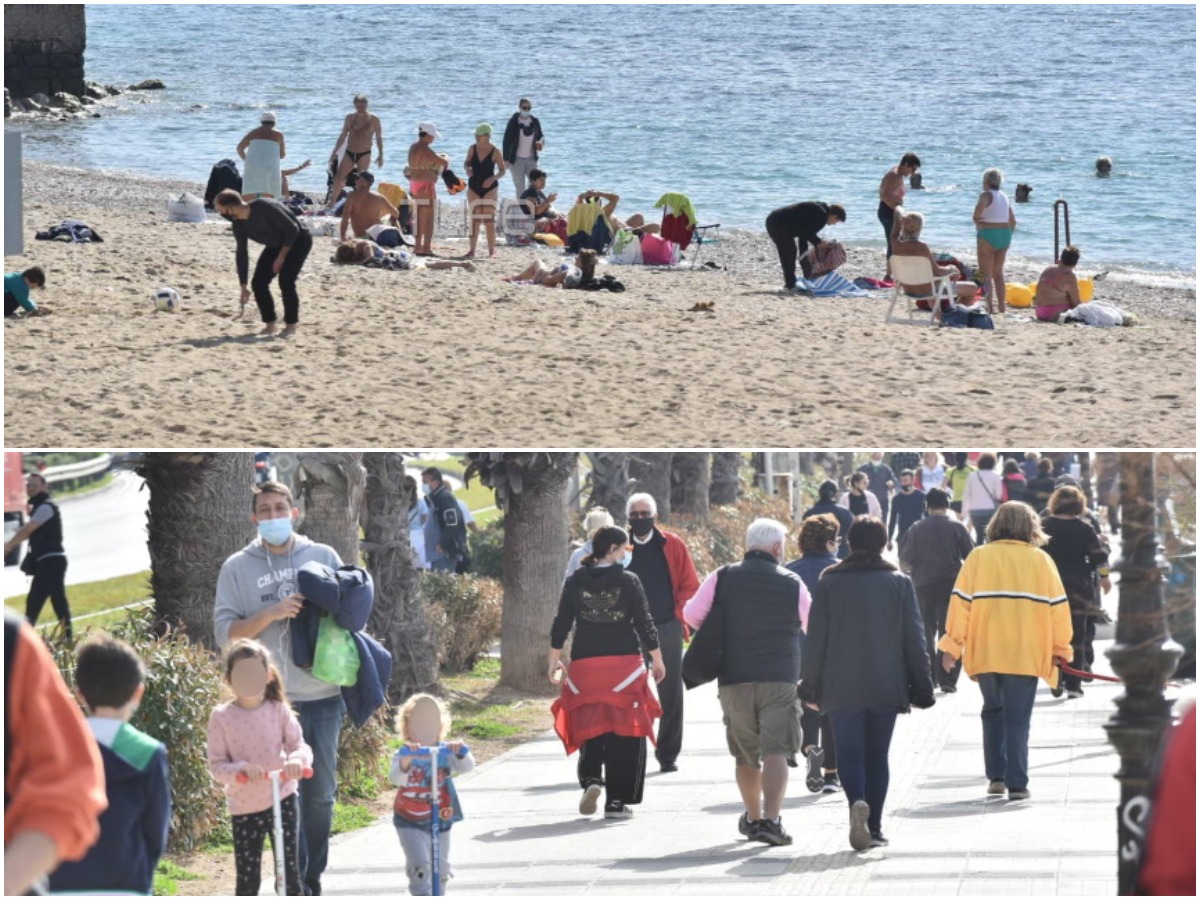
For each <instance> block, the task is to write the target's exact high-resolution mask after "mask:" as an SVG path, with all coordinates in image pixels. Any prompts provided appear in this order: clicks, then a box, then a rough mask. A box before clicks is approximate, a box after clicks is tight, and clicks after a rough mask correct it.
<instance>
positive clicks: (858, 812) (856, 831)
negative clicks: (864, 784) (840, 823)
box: [850, 800, 871, 850]
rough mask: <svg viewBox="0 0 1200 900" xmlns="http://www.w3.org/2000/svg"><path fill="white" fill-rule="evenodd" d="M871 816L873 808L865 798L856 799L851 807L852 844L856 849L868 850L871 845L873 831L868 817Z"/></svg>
mask: <svg viewBox="0 0 1200 900" xmlns="http://www.w3.org/2000/svg"><path fill="white" fill-rule="evenodd" d="M870 816H871V808H870V807H869V806H867V803H866V801H865V800H855V801H854V803H853V805H852V806H851V807H850V846H851V847H853V848H854V849H855V850H868V849H870V847H871V831H870V829H868V828H867V819H869V818H870Z"/></svg>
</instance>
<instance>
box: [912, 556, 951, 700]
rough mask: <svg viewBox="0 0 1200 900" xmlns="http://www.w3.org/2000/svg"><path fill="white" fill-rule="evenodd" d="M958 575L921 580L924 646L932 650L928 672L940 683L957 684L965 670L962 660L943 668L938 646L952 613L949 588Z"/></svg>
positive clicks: (920, 595) (919, 597) (918, 593)
mask: <svg viewBox="0 0 1200 900" xmlns="http://www.w3.org/2000/svg"><path fill="white" fill-rule="evenodd" d="M957 580H958V579H957V576H956V577H955V578H944V579H942V580H941V581H933V582H930V583H929V584H919V585H917V586H916V588H917V602H918V603H919V604H920V606H921V619H922V621H924V623H925V646H926V648H927V649H928V650H929V672H930V674H931V675H933V683H934V684H935V685H937V686H939V687H955V686H956V685H957V684H958V676H959V674H960V673H961V672H962V660H961V659H960V660H959V661H958V662H956V663H955V664H954V668H953V669H951V670H950V671H949V672H947V671H946V670H945V669H943V668H942V659H941V657H942V654H941V653H940V652H939V651H938V649H937V642H938V638H940V637H941V636H942V635H943V634H945V633H946V617H947V616H948V615H949V613H950V592H951V591H953V590H954V582H955V581H957Z"/></svg>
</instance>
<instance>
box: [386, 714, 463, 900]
mask: <svg viewBox="0 0 1200 900" xmlns="http://www.w3.org/2000/svg"><path fill="white" fill-rule="evenodd" d="M399 718H400V734H401V736H402V737H403V738H404V741H405V743H404V744H403V745H402V746H401V747H400V749H399V750H397V751H396V754H395V756H393V757H392V770H391V775H390V776H389V777H390V779H391V782H392V784H394V785H395V786H396V787H397V788H399V790H397V791H396V803H395V806H394V807H393V810H392V811H393V815H392V823H393V824H394V825H395V826H396V834H398V835H399V836H400V846H401V848H402V849H403V850H404V858H405V861H406V864H407V870H408V891H409V893H410V894H412V895H413V896H442V895H443V894H445V892H446V882H447V880H448V879H449V878H450V877H451V874H452V873H451V870H450V826H451V825H453V824H454V823H455V822H461V821H462V817H463V815H462V807H461V806H459V803H458V791H457V790H455V787H454V782H453V781H452V780H451V778H452V777H453V776H454V775H459V774H461V773H463V772H469V771H471V770H472V769H473V768H475V757H474V756H472V755H471V750H470V748H469V747H467V745H466V744H464V743H463V742H462V741H449V742H446V741H445V739H446V735H447V734H448V733H449V731H450V712H449V710H447V709H446V707H445V706H443V705H442V703H441V702H440V701H439V700H438V699H437V698H436V697H433V696H431V695H429V694H414V695H413V696H412V697H410V698H409V699H408V702H407V703H405V704H404V706H403V707H401V709H400V714H399ZM435 754H436V756H437V765H436V766H434V764H433V759H434V755H435ZM435 785H436V788H437V789H436V791H435V790H434V789H433V788H434V786H435ZM435 823H436V827H435ZM435 833H436V835H437V840H434V834H435Z"/></svg>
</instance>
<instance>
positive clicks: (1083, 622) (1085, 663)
mask: <svg viewBox="0 0 1200 900" xmlns="http://www.w3.org/2000/svg"><path fill="white" fill-rule="evenodd" d="M1071 629H1072V632H1073V633H1072V635H1071V649H1072V650H1073V651H1074V653H1073V654H1072V657H1071V668H1072V669H1078V670H1080V671H1081V672H1084V671H1091V668H1092V663H1093V662H1095V660H1096V651H1095V649H1094V648H1093V647H1092V642H1093V641H1094V640H1095V639H1096V617H1095V616H1092V615H1088V611H1087V610H1083V609H1072V610H1071ZM1082 684H1083V682H1082V679H1081V678H1080V677H1079V676H1078V675H1063V679H1062V686H1063V687H1064V688H1066V689H1067V690H1068V691H1077V690H1079V689H1080V688H1081V687H1082Z"/></svg>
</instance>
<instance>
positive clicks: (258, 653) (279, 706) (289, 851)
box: [208, 640, 313, 896]
mask: <svg viewBox="0 0 1200 900" xmlns="http://www.w3.org/2000/svg"><path fill="white" fill-rule="evenodd" d="M224 675H225V683H226V684H227V685H229V687H230V689H231V690H232V691H233V694H234V699H233V700H231V701H230V702H228V703H223V704H221V705H220V706H218V707H217V708H216V709H214V710H213V712H212V715H211V716H210V717H209V719H208V769H209V771H210V772H212V775H213V778H215V779H216V780H217V781H218V782H219V783H220V784H221V786H222V787H224V789H225V797H226V800H227V801H228V803H229V813H230V815H231V816H232V817H233V850H234V860H235V863H236V866H237V894H238V896H253V895H256V894H257V893H258V890H259V887H260V885H261V881H262V849H263V838H264V837H268V836H270V837H271V850H272V852H273V853H275V854H278V853H279V850H280V848H279V847H276V846H275V839H274V824H275V823H274V811H273V809H272V797H271V781H270V778H269V777H268V775H267V773H268V772H270V771H272V770H274V769H282V770H283V779H282V783H281V785H280V794H281V796H282V800H283V803H282V806H281V810H282V818H283V842H284V848H283V850H284V871H285V872H286V874H287V892H288V894H303V893H304V890H303V889H302V887H301V886H300V869H299V864H298V854H299V840H298V833H299V829H298V827H297V822H298V798H297V796H296V785H297V782H298V781H299V780H300V778H302V777H303V774H304V770H305V769H306V768H308V767H310V766H311V765H312V758H313V756H312V748H310V747H309V746H308V744H306V743H304V735H303V734H302V733H301V731H300V723H299V722H298V721H297V719H296V716H295V714H294V713H293V712H292V710H291V707H290V706H288V702H287V697H286V696H285V694H284V691H283V680H282V679H281V678H280V675H279V672H278V670H277V669H276V668H275V666H274V665H272V664H271V659H270V657H269V656H268V655H267V648H266V647H264V646H263V645H262V644H260V643H259V642H258V641H248V640H240V641H235V642H234V643H233V644H232V645H231V646H230V648H229V650H228V652H227V653H226V654H225V662H224ZM239 776H243V777H241V778H239Z"/></svg>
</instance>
